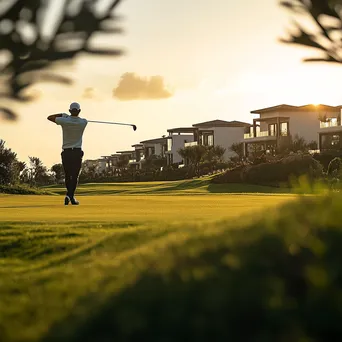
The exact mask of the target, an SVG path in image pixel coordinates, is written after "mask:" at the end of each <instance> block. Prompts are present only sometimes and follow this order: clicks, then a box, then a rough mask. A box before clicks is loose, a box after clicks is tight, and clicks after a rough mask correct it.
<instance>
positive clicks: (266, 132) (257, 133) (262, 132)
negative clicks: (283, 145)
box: [243, 131, 275, 139]
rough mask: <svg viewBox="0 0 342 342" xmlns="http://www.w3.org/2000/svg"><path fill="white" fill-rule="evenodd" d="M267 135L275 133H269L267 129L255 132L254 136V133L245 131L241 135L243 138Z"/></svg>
mask: <svg viewBox="0 0 342 342" xmlns="http://www.w3.org/2000/svg"><path fill="white" fill-rule="evenodd" d="M268 136H275V135H274V134H271V135H270V134H269V132H268V131H261V132H256V136H254V133H246V134H244V135H243V137H244V139H252V138H260V137H268Z"/></svg>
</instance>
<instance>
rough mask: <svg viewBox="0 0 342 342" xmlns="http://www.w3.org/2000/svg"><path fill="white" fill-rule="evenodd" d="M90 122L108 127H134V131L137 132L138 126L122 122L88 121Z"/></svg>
mask: <svg viewBox="0 0 342 342" xmlns="http://www.w3.org/2000/svg"><path fill="white" fill-rule="evenodd" d="M88 122H94V123H102V124H108V125H122V126H132V127H133V131H136V130H137V126H136V125H132V124H127V123H121V122H109V121H92V120H88Z"/></svg>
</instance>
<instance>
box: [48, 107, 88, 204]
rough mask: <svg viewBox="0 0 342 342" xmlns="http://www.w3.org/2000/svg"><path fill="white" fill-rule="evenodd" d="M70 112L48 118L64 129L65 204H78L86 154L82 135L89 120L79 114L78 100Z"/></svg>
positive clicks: (70, 108)
mask: <svg viewBox="0 0 342 342" xmlns="http://www.w3.org/2000/svg"><path fill="white" fill-rule="evenodd" d="M69 112H70V114H71V115H68V114H65V113H61V114H54V115H50V116H48V118H47V119H48V120H50V121H52V122H55V123H56V124H57V125H60V126H62V130H63V146H62V149H63V152H62V154H61V155H62V164H63V168H64V175H65V186H66V188H67V193H66V196H65V199H64V204H65V205H68V204H69V202H71V204H73V205H78V204H80V203H79V202H78V201H77V200H76V198H75V190H76V187H77V181H78V175H79V173H80V170H81V165H82V158H83V155H84V152H83V151H82V136H83V132H84V129H85V128H86V126H87V124H88V121H87V120H86V119H82V118H80V117H79V116H78V115H79V114H80V112H81V106H80V105H79V103H77V102H73V103H71V104H70V107H69Z"/></svg>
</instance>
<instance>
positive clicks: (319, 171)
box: [242, 154, 323, 184]
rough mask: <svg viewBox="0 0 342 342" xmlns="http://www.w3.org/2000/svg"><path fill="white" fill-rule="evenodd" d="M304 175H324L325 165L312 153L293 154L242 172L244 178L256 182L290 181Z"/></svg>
mask: <svg viewBox="0 0 342 342" xmlns="http://www.w3.org/2000/svg"><path fill="white" fill-rule="evenodd" d="M303 175H306V176H308V178H309V179H315V178H318V177H320V176H322V175H323V167H322V165H321V164H320V163H319V162H318V161H317V160H315V159H314V158H312V157H311V156H310V155H300V154H293V155H290V156H288V157H285V158H283V159H281V160H279V161H276V162H272V163H262V164H259V165H252V166H248V167H247V168H245V169H244V170H243V172H242V180H243V181H244V182H247V183H254V184H263V183H268V182H271V183H272V182H288V181H289V180H290V179H291V178H292V177H299V176H303Z"/></svg>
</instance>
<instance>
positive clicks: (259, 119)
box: [251, 116, 290, 126]
mask: <svg viewBox="0 0 342 342" xmlns="http://www.w3.org/2000/svg"><path fill="white" fill-rule="evenodd" d="M274 119H279V120H287V119H290V117H289V116H272V117H271V118H263V119H261V118H256V119H253V121H259V122H264V121H270V120H274ZM251 126H253V125H251Z"/></svg>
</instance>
